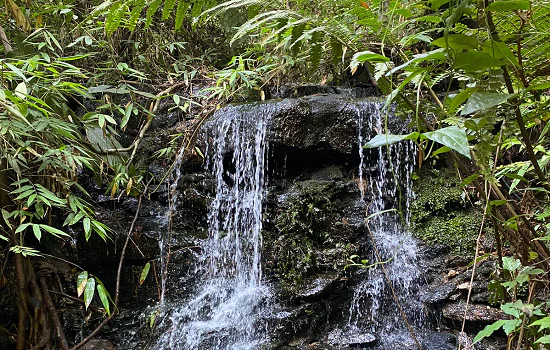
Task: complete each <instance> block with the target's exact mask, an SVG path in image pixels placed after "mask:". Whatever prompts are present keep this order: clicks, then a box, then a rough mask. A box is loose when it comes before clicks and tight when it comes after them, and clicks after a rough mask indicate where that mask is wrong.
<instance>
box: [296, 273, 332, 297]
mask: <svg viewBox="0 0 550 350" xmlns="http://www.w3.org/2000/svg"><path fill="white" fill-rule="evenodd" d="M338 280H339V277H338V275H337V274H335V273H327V274H323V275H316V276H312V277H311V278H309V279H307V280H306V281H305V283H304V287H303V289H300V290H299V291H298V292H297V293H296V296H297V297H298V298H302V299H315V298H317V297H319V296H321V295H324V294H328V293H329V292H330V291H331V290H332V288H333V287H334V285H335V284H336V283H337V281H338Z"/></svg>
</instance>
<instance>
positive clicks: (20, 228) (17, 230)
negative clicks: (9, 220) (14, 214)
mask: <svg viewBox="0 0 550 350" xmlns="http://www.w3.org/2000/svg"><path fill="white" fill-rule="evenodd" d="M29 225H30V224H22V225H19V227H18V228H17V229H16V230H15V233H19V232H22V231H25V229H26V228H27V227H28V226H29Z"/></svg>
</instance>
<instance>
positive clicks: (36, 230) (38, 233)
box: [32, 224, 42, 241]
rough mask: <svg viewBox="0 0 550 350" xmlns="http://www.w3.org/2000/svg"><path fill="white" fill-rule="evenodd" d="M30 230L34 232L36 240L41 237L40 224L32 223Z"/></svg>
mask: <svg viewBox="0 0 550 350" xmlns="http://www.w3.org/2000/svg"><path fill="white" fill-rule="evenodd" d="M32 232H33V233H34V236H35V237H36V239H37V240H38V241H40V238H42V231H40V226H39V225H36V224H33V225H32Z"/></svg>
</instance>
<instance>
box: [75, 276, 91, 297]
mask: <svg viewBox="0 0 550 350" xmlns="http://www.w3.org/2000/svg"><path fill="white" fill-rule="evenodd" d="M87 282H88V271H82V272H81V273H80V274H79V275H78V277H77V278H76V295H77V296H78V297H80V296H81V295H82V293H84V288H86V283H87Z"/></svg>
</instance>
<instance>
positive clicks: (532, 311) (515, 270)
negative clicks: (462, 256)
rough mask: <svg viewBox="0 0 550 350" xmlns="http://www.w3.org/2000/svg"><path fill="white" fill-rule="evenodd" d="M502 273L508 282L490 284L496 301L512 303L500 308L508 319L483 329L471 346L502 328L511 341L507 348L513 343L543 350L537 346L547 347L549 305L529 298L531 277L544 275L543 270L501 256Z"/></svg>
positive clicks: (549, 324) (532, 281)
mask: <svg viewBox="0 0 550 350" xmlns="http://www.w3.org/2000/svg"><path fill="white" fill-rule="evenodd" d="M501 272H502V275H504V276H507V280H506V281H500V282H493V283H492V285H493V286H492V288H493V291H494V293H495V294H496V296H497V298H500V297H505V298H509V299H510V300H511V301H510V302H507V303H505V304H502V305H501V307H500V309H501V310H502V311H504V313H505V314H506V315H508V316H509V318H508V319H505V320H498V321H496V322H494V323H493V324H490V325H488V326H486V327H485V328H484V329H483V330H482V331H480V332H479V333H478V334H477V335H476V337H475V338H474V343H477V342H479V341H481V340H482V339H484V338H486V337H489V336H491V335H492V334H493V333H494V332H495V331H497V330H499V329H501V328H502V330H503V331H504V333H505V334H506V335H507V336H508V338H509V340H510V341H509V342H508V349H512V348H513V347H512V346H513V343H514V342H517V343H522V342H523V343H524V344H531V346H532V348H533V349H537V350H538V349H543V348H542V347H541V346H540V344H550V335H549V334H548V329H550V316H549V314H548V308H549V306H550V302H548V301H546V302H538V301H536V300H535V301H532V300H531V299H532V296H533V289H534V286H535V281H534V280H533V276H536V275H541V274H544V271H543V270H541V269H538V268H534V267H533V266H522V264H521V262H520V261H519V260H518V259H515V258H512V257H503V258H502V271H501ZM527 287H528V288H527ZM526 289H528V290H529V292H528V295H527V296H526V297H527V300H526V301H525V302H524V301H523V300H521V299H519V298H518V296H519V295H521V294H524V293H523V292H524V291H525V290H526ZM537 326H538V328H537ZM545 330H546V331H545ZM516 336H517V338H516ZM526 348H527V347H526Z"/></svg>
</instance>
